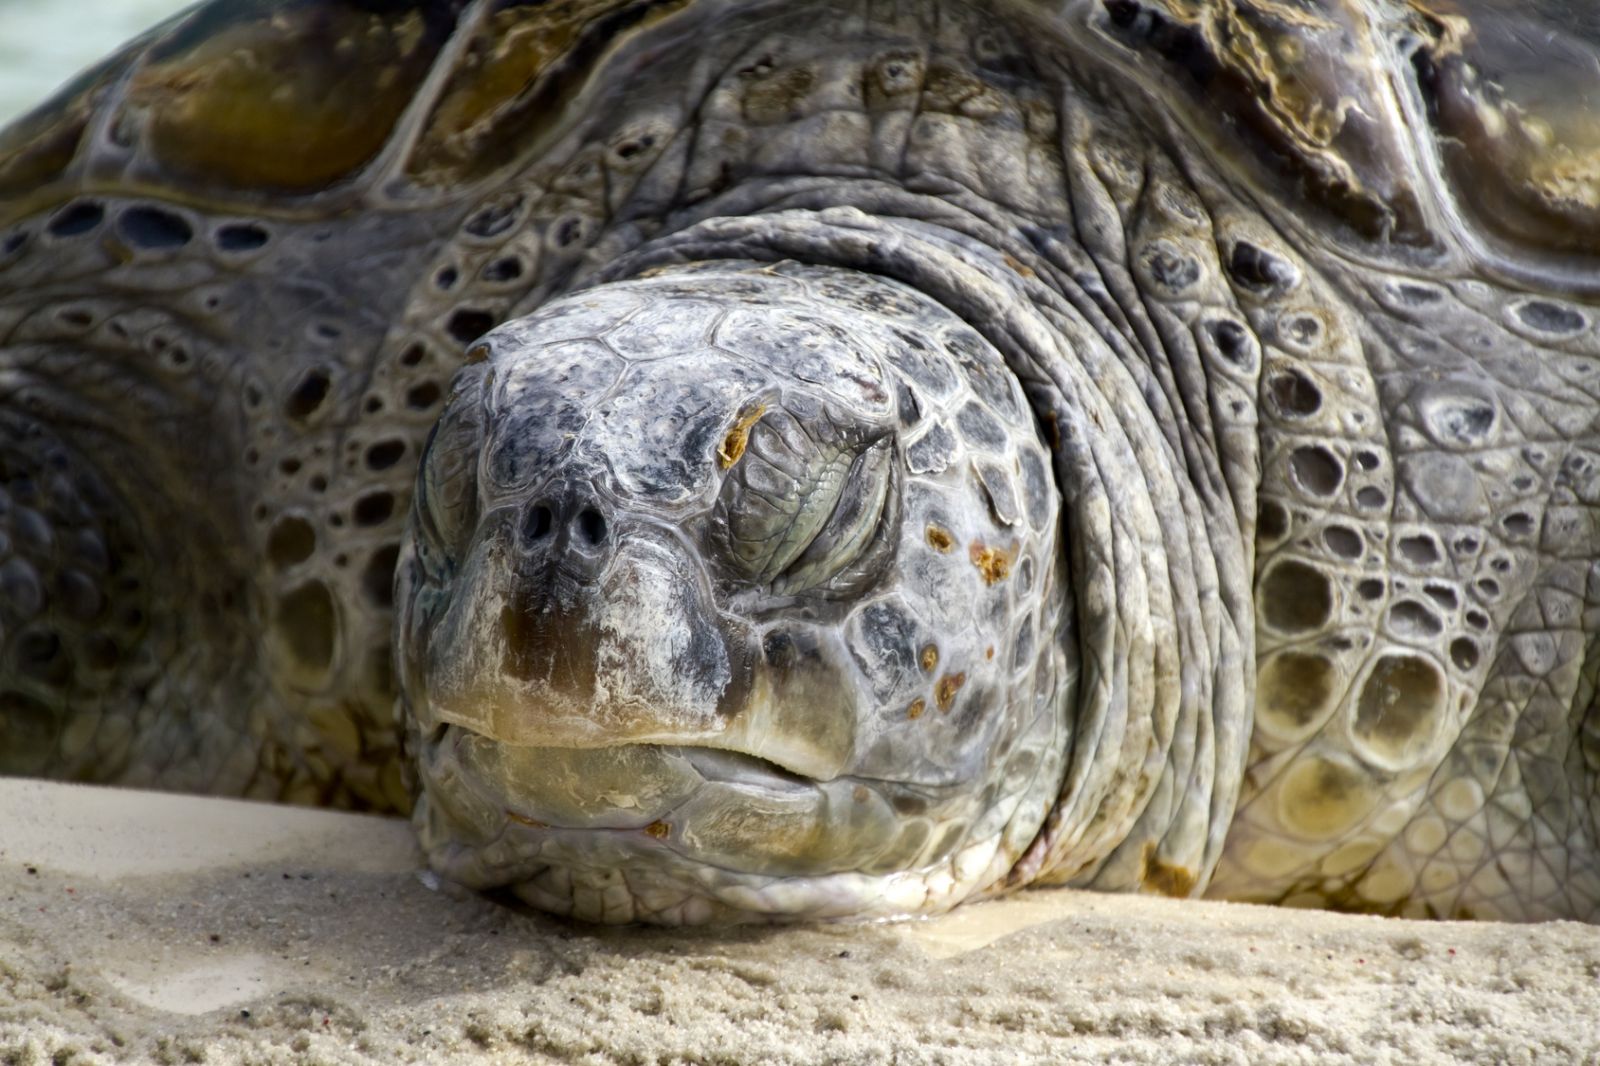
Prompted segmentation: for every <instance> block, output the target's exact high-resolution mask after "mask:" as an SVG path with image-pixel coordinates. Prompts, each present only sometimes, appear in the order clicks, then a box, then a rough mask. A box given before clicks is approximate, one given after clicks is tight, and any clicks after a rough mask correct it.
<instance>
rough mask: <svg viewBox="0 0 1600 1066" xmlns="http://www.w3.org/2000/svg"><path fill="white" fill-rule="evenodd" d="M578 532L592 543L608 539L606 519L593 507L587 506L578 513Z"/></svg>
mask: <svg viewBox="0 0 1600 1066" xmlns="http://www.w3.org/2000/svg"><path fill="white" fill-rule="evenodd" d="M578 533H579V534H580V535H582V537H583V539H584V540H586V541H588V542H589V543H590V544H599V543H601V542H602V541H604V540H605V539H606V520H605V519H604V518H602V517H600V512H599V511H596V510H595V509H594V508H593V507H585V508H584V509H583V510H582V511H580V512H579V513H578Z"/></svg>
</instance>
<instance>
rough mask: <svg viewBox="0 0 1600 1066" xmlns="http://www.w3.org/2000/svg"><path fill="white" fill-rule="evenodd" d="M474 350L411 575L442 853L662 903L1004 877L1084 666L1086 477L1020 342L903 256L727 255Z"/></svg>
mask: <svg viewBox="0 0 1600 1066" xmlns="http://www.w3.org/2000/svg"><path fill="white" fill-rule="evenodd" d="M472 360H473V362H472V363H471V365H469V366H468V367H467V368H466V369H465V370H464V371H463V372H462V374H461V375H460V377H459V378H458V380H457V383H456V387H455V390H454V392H453V395H452V398H451V401H450V403H449V405H448V408H447V410H446V413H445V414H444V416H443V417H442V418H441V420H440V422H439V425H438V427H437V428H436V430H435V432H434V435H433V437H432V439H431V441H430V443H429V446H428V448H427V451H426V454H425V456H424V459H423V462H422V465H421V469H420V472H419V475H418V486H417V492H416V495H415V502H414V505H413V510H412V515H411V522H410V526H409V531H408V534H407V538H406V547H405V549H404V552H405V561H404V562H403V564H402V566H401V577H400V589H399V595H398V603H399V609H400V611H401V620H400V624H399V626H398V629H397V632H398V638H397V639H398V659H399V662H400V664H401V671H402V680H403V688H404V692H405V704H406V708H407V711H406V713H407V715H408V724H409V728H410V730H411V734H412V736H413V737H414V738H415V744H416V749H417V751H416V754H417V760H418V778H419V781H420V784H421V788H422V795H421V797H420V802H419V807H418V814H417V817H418V820H419V823H420V824H421V828H422V834H423V841H424V845H425V847H427V848H428V850H429V854H430V860H431V861H432V862H433V863H434V865H435V866H436V867H437V868H439V869H440V870H441V871H442V872H444V873H445V874H447V875H449V876H451V877H454V878H456V879H458V880H461V881H463V882H466V883H469V884H472V885H475V886H477V887H490V886H498V885H511V886H513V887H514V888H515V890H516V891H517V892H518V893H519V894H521V895H522V896H523V897H524V898H526V899H528V900H530V901H531V902H534V903H535V904H537V905H539V906H542V907H545V908H548V909H553V910H557V911H561V912H566V913H572V914H576V915H578V916H580V917H585V918H589V919H595V920H606V921H633V920H653V921H664V922H693V921H701V920H710V919H727V918H730V917H734V918H736V917H757V918H764V917H773V916H785V915H794V916H799V917H804V916H822V915H826V916H834V915H858V914H859V915H871V914H887V913H914V912H919V911H926V910H936V909H941V908H943V907H946V906H949V905H951V904H953V903H955V902H958V901H959V900H960V899H961V898H962V897H963V896H965V895H967V894H969V893H971V892H973V891H976V890H978V889H981V888H983V887H985V886H986V885H988V884H990V883H993V882H995V881H996V880H997V879H999V878H1001V877H1003V876H1004V874H1005V873H1006V870H1007V869H1008V868H1009V866H1010V864H1011V863H1012V862H1013V861H1014V860H1015V858H1016V856H1017V853H1018V851H1019V849H1021V848H1022V847H1025V846H1026V844H1027V842H1028V840H1029V839H1031V837H1032V834H1033V833H1034V831H1035V830H1036V829H1037V827H1038V824H1039V822H1040V820H1041V819H1042V817H1043V814H1044V812H1045V810H1047V809H1048V806H1049V801H1050V799H1051V798H1052V797H1053V792H1054V789H1055V788H1056V787H1057V786H1058V784H1059V777H1060V769H1059V762H1058V756H1056V755H1055V754H1054V753H1055V752H1056V751H1057V749H1058V748H1059V744H1058V743H1057V740H1058V737H1057V735H1056V734H1057V730H1058V729H1059V728H1060V722H1059V721H1058V717H1059V713H1060V712H1059V707H1060V706H1061V704H1062V700H1061V698H1060V691H1059V690H1060V688H1061V686H1063V685H1064V684H1065V683H1066V677H1065V671H1064V670H1063V669H1062V668H1061V662H1060V660H1061V652H1060V650H1059V642H1058V641H1054V640H1051V639H1049V637H1048V634H1052V633H1054V632H1055V628H1054V627H1055V626H1057V625H1058V624H1059V619H1058V617H1057V615H1058V613H1059V610H1060V605H1059V599H1060V597H1059V589H1058V588H1057V587H1056V581H1057V574H1056V565H1055V560H1054V555H1055V554H1056V550H1055V534H1054V531H1053V523H1054V515H1055V508H1056V501H1055V499H1054V496H1053V492H1054V490H1053V488H1052V487H1051V485H1050V482H1049V480H1048V478H1047V477H1046V476H1045V475H1044V473H1043V471H1044V469H1045V467H1044V465H1043V458H1042V453H1041V452H1040V450H1039V447H1038V444H1037V441H1036V440H1035V433H1034V429H1033V425H1032V420H1031V418H1027V417H1020V418H1018V417H1016V416H1017V415H1019V414H1021V413H1023V412H1026V410H1027V409H1026V407H1025V406H1024V405H1023V400H1022V396H1021V392H1020V389H1019V387H1018V386H1017V384H1016V382H1015V381H1014V380H1013V379H1012V378H1011V376H1010V375H1009V374H1008V373H1007V372H1006V371H1005V368H1004V365H1003V363H1002V362H1001V361H1000V359H999V357H998V355H996V354H995V353H994V351H993V350H992V349H989V348H988V347H987V346H986V345H985V344H984V343H983V342H982V341H981V340H980V339H979V338H978V337H977V335H976V334H974V333H972V331H971V330H969V329H967V328H966V327H965V326H964V325H963V324H962V323H961V322H960V321H959V320H958V319H956V318H955V317H954V316H953V315H951V314H950V313H949V312H947V311H945V310H944V309H943V308H941V307H939V306H938V305H937V304H935V303H933V302H932V301H930V300H927V299H926V298H923V297H920V296H918V295H917V294H915V293H914V292H912V291H911V290H908V289H905V288H903V287H901V286H899V285H896V284H894V283H892V282H888V281H884V280H881V279H875V278H870V277H866V276H860V275H855V274H852V273H850V272H846V271H839V270H832V269H824V268H816V267H801V266H796V265H792V264H785V265H783V266H779V267H762V266H758V265H755V264H742V263H740V264H728V263H719V264H709V265H703V266H699V267H688V268H683V269H678V270H674V271H672V272H671V273H669V274H665V275H658V276H656V277H651V278H640V279H633V280H629V281H624V282H617V283H613V284H609V285H604V286H600V287H597V288H594V289H591V290H588V291H586V292H582V293H579V294H577V295H574V296H571V297H568V298H565V299H562V300H559V301H557V302H554V303H551V304H548V305H546V306H545V307H544V308H543V309H542V310H540V311H539V312H538V313H536V314H534V315H532V316H531V317H528V318H524V319H520V320H517V321H514V322H511V323H508V324H507V325H505V326H502V327H500V328H499V329H497V330H496V331H494V332H493V333H491V334H489V335H488V336H487V337H486V338H485V339H484V341H483V342H482V343H481V344H480V345H479V346H478V347H476V348H475V349H474V350H473V353H472ZM964 363H965V364H966V365H965V366H964V365H963V364H964ZM975 373H981V375H982V380H983V383H984V385H985V387H986V388H988V389H989V390H990V392H991V394H992V395H990V396H988V397H985V396H982V395H979V394H977V393H976V392H974V390H973V388H972V385H971V382H972V380H973V376H974V374H975ZM995 396H1000V397H1003V401H996V400H995ZM1008 418H1011V419H1012V420H1011V421H1010V422H1008V421H1007V419H1008ZM1030 470H1031V471H1032V476H1031V477H1030V476H1029V471H1030Z"/></svg>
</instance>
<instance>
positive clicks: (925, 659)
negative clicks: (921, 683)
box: [922, 644, 939, 674]
mask: <svg viewBox="0 0 1600 1066" xmlns="http://www.w3.org/2000/svg"><path fill="white" fill-rule="evenodd" d="M938 665H939V646H938V645H937V644H925V645H923V648H922V669H923V670H925V671H927V672H928V673H930V674H931V673H933V668H934V667H935V666H938Z"/></svg>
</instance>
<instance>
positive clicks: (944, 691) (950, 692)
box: [933, 674, 967, 711]
mask: <svg viewBox="0 0 1600 1066" xmlns="http://www.w3.org/2000/svg"><path fill="white" fill-rule="evenodd" d="M966 683H967V675H966V674H945V675H944V676H943V677H941V678H940V679H939V683H938V684H937V685H935V686H934V688H933V696H934V699H936V700H938V701H939V709H940V710H941V711H948V710H949V709H950V707H951V705H952V704H954V703H955V702H956V693H957V692H960V691H961V686H962V685H965V684H966Z"/></svg>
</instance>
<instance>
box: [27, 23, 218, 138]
mask: <svg viewBox="0 0 1600 1066" xmlns="http://www.w3.org/2000/svg"><path fill="white" fill-rule="evenodd" d="M189 3H190V0H70V2H54V3H53V2H50V0H0V125H3V124H4V123H6V122H9V121H10V120H11V119H13V118H15V117H16V116H17V115H20V114H22V113H23V112H24V111H28V110H30V109H31V108H33V107H34V106H35V105H36V104H38V103H40V102H42V101H43V100H44V99H45V98H46V97H48V96H49V95H50V94H51V93H53V92H54V91H55V90H56V89H57V88H59V87H60V86H61V84H62V83H63V82H65V81H67V80H68V79H69V78H71V77H72V76H73V75H74V74H76V73H77V72H78V71H80V70H82V69H83V68H84V67H86V66H88V65H89V64H91V63H93V62H94V61H95V60H97V59H100V58H101V57H102V56H105V55H108V54H109V53H111V52H113V51H115V50H116V48H117V46H118V45H120V44H122V43H123V42H124V41H126V40H128V39H130V38H132V37H135V36H137V35H138V34H140V33H142V32H144V31H145V30H147V29H149V28H150V27H151V26H153V25H155V24H156V23H157V22H159V21H161V20H162V19H164V18H166V17H167V16H168V15H170V14H172V13H173V12H175V11H178V10H180V9H182V8H184V7H187V6H188V5H189Z"/></svg>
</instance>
